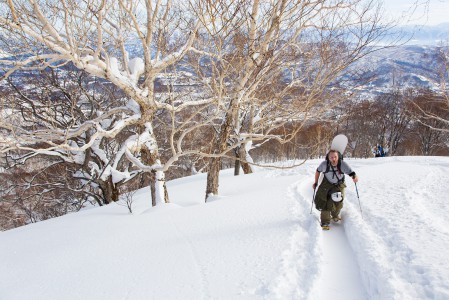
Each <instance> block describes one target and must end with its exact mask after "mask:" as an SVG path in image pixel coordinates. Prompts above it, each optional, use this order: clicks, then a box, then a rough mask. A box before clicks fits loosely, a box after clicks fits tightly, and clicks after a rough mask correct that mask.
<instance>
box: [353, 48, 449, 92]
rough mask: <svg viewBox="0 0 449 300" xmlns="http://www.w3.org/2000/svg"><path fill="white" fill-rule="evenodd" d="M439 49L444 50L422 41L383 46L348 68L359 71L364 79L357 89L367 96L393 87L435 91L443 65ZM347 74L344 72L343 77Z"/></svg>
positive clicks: (438, 84)
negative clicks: (414, 43) (412, 43)
mask: <svg viewBox="0 0 449 300" xmlns="http://www.w3.org/2000/svg"><path fill="white" fill-rule="evenodd" d="M442 49H443V50H444V48H442V47H440V46H425V45H402V46H395V47H391V48H385V49H381V50H378V51H374V52H372V53H370V54H369V55H367V56H365V57H363V58H362V59H361V60H359V61H358V62H356V63H355V64H354V65H353V66H352V67H351V69H350V70H351V71H352V72H357V73H363V77H364V78H365V79H367V81H366V82H364V83H363V84H362V85H361V86H359V87H358V88H357V89H359V90H360V91H362V93H365V94H366V95H368V96H369V95H371V96H373V95H376V94H380V93H384V92H388V91H390V90H391V89H393V88H400V89H404V88H408V87H413V88H417V87H418V88H429V89H431V90H435V91H438V90H439V88H440V82H441V80H442V77H441V71H442V68H444V65H443V64H442V61H441V58H442V57H441V55H442ZM349 74H350V73H347V74H346V78H347V76H349ZM446 80H447V78H446ZM362 82H363V80H362Z"/></svg>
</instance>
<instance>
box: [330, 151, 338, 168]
mask: <svg viewBox="0 0 449 300" xmlns="http://www.w3.org/2000/svg"><path fill="white" fill-rule="evenodd" d="M327 157H328V158H329V161H330V163H331V165H332V166H334V167H336V166H337V165H338V157H339V154H338V151H336V150H330V151H329V153H328V156H327Z"/></svg>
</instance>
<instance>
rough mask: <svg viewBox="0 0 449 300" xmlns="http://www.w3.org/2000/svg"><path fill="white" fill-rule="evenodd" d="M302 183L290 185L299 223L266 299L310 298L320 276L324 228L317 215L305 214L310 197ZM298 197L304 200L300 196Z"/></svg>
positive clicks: (292, 204) (292, 208)
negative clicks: (304, 193)
mask: <svg viewBox="0 0 449 300" xmlns="http://www.w3.org/2000/svg"><path fill="white" fill-rule="evenodd" d="M303 184H304V181H303ZM298 185H299V183H298V182H297V183H294V184H292V185H290V186H288V187H287V194H286V198H287V200H288V202H290V211H291V214H292V217H293V219H294V220H295V221H297V222H298V224H297V226H296V228H295V229H294V230H293V231H292V234H291V236H290V240H289V247H288V249H286V250H284V252H283V253H282V256H281V257H282V263H281V267H280V270H279V272H278V273H279V275H278V276H277V278H275V279H274V280H273V284H272V285H271V286H270V287H269V295H267V296H266V297H265V299H273V298H274V299H297V300H301V299H304V300H305V299H309V293H310V287H311V286H313V283H314V281H315V280H316V278H317V277H318V269H317V266H318V265H319V261H320V257H321V252H320V251H319V250H320V249H319V247H318V245H319V242H318V239H319V238H320V234H319V231H321V228H318V227H319V226H317V222H316V220H315V219H313V218H308V217H306V218H304V215H305V213H306V211H307V209H305V208H304V207H307V205H305V204H304V203H305V202H307V200H305V199H303V198H302V196H301V194H300V193H298V192H297V191H296V190H297V187H298ZM301 185H302V184H301ZM298 197H299V198H301V202H302V203H299V202H298V201H297V200H296V199H297V198H298ZM309 204H310V203H309ZM307 215H308V213H307Z"/></svg>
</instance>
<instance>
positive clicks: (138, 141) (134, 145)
mask: <svg viewBox="0 0 449 300" xmlns="http://www.w3.org/2000/svg"><path fill="white" fill-rule="evenodd" d="M0 9H1V11H2V14H1V16H0V27H1V28H2V30H3V32H4V33H5V34H4V36H3V45H2V48H3V49H4V50H9V52H10V53H15V54H16V55H15V57H14V59H12V60H3V61H1V63H2V64H4V65H6V66H8V68H7V69H6V71H5V72H4V73H3V75H2V78H6V77H8V76H10V75H11V74H12V73H13V72H15V71H17V70H19V69H21V70H29V69H42V68H47V67H50V68H55V67H61V66H63V65H66V64H73V65H74V66H75V67H76V68H79V69H81V70H84V71H85V72H87V73H89V74H92V75H94V76H98V77H100V78H104V79H106V80H108V81H110V82H111V83H112V84H114V85H116V86H117V87H118V88H120V89H121V90H122V91H123V92H124V93H125V94H126V95H127V97H129V99H130V101H129V103H127V104H126V105H125V106H124V107H122V108H120V109H119V110H122V111H127V112H128V114H125V115H124V116H123V117H122V120H121V121H119V122H116V123H115V124H114V126H113V127H108V128H105V127H103V125H102V124H104V123H105V121H106V120H107V116H108V115H110V114H111V113H112V112H110V113H109V114H105V115H103V116H99V117H98V118H96V119H93V120H89V121H87V122H85V123H82V124H75V125H72V126H68V127H67V128H66V129H65V130H60V131H57V132H56V131H53V132H51V133H49V132H47V131H45V130H43V131H41V132H37V135H36V139H37V140H41V141H51V142H48V143H47V144H44V145H46V146H45V147H43V148H42V147H38V146H37V143H29V142H27V141H26V140H24V139H21V138H22V133H21V132H17V131H15V128H13V127H9V126H8V125H7V124H2V128H3V134H4V135H3V136H2V139H3V142H2V145H1V151H3V152H4V151H8V150H11V149H16V150H25V151H34V152H36V153H37V152H39V153H49V152H53V153H57V152H61V151H62V152H71V153H78V154H81V153H83V152H85V151H86V150H87V149H89V148H92V147H93V146H94V145H96V144H97V143H98V141H99V140H100V139H102V138H104V137H107V138H110V139H113V138H114V137H116V136H117V135H118V134H119V133H120V132H121V131H122V130H124V129H125V128H128V127H129V126H135V127H136V128H137V130H136V132H135V134H134V135H132V136H130V137H129V138H128V139H127V141H126V142H125V143H124V144H123V147H122V148H121V149H120V150H119V151H118V153H119V155H123V156H125V157H126V158H127V159H128V160H129V161H130V162H132V163H133V164H134V165H135V166H137V167H138V168H140V169H141V170H144V171H146V172H150V173H151V174H153V177H152V178H153V179H154V180H153V182H152V187H153V190H154V193H153V194H152V196H153V203H160V202H168V201H169V199H168V193H167V191H166V188H165V177H164V172H165V171H166V168H167V167H168V166H167V165H164V164H163V162H161V159H160V154H159V152H158V142H157V137H156V134H155V132H154V128H153V121H154V116H155V113H156V112H157V111H158V110H161V109H165V110H175V109H179V107H174V106H173V104H170V103H166V102H164V101H160V99H158V98H157V97H156V95H155V91H154V81H155V79H156V78H157V76H158V75H159V74H161V73H162V72H163V71H164V70H166V69H167V68H169V67H170V66H173V65H176V64H177V63H178V62H179V61H180V60H181V59H182V58H183V57H184V56H185V54H186V53H187V52H188V51H189V50H190V49H191V46H192V44H193V42H194V40H195V36H196V31H197V27H198V26H197V23H196V22H195V20H193V19H192V18H190V17H189V14H188V13H187V14H183V13H185V12H186V7H185V6H184V5H183V4H182V2H181V1H170V0H164V1H162V0H157V1H156V0H155V1H151V0H148V1H126V0H118V1H106V0H86V1H65V0H63V1H50V0H48V1H37V0H28V1H26V0H8V1H7V2H3V3H2V4H1V8H0ZM132 46H136V47H137V49H139V51H138V52H134V53H132V52H130V48H131V47H132ZM133 55H134V56H133ZM184 105H185V106H187V105H195V103H194V102H190V103H189V104H184ZM130 111H132V113H129V112H130ZM106 123H107V122H106ZM90 129H94V131H95V132H94V133H93V134H92V135H91V136H90V137H89V139H88V140H87V141H86V143H84V144H82V145H78V144H76V143H73V139H74V138H76V137H77V136H82V135H85V134H86V132H87V131H88V130H90ZM49 134H51V137H52V138H49ZM55 135H57V136H58V138H54V136H55ZM11 136H13V137H14V139H11V138H10V137H11Z"/></svg>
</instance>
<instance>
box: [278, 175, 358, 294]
mask: <svg viewBox="0 0 449 300" xmlns="http://www.w3.org/2000/svg"><path fill="white" fill-rule="evenodd" d="M312 193H313V190H312V189H311V183H310V182H308V181H302V182H301V183H296V184H293V185H291V186H289V187H288V189H287V198H288V200H289V201H290V202H291V207H292V208H291V213H292V214H294V215H295V218H296V219H297V220H298V224H297V227H296V230H295V231H294V232H292V234H291V237H290V243H289V245H290V247H289V248H288V249H286V250H285V251H284V253H283V255H282V266H281V270H280V271H279V275H278V277H277V278H276V279H275V280H274V285H273V286H272V287H271V288H270V292H271V293H270V296H274V298H275V299H304V300H306V299H314V300H315V299H336V300H337V299H345V300H346V299H354V300H355V299H366V292H365V290H364V285H363V282H362V281H361V279H360V277H361V276H360V268H359V266H358V264H357V261H356V260H355V259H354V257H355V255H354V254H353V251H352V249H351V246H350V244H349V242H348V239H347V237H346V233H345V228H344V223H342V222H344V221H340V222H338V223H335V222H333V221H332V222H331V224H330V230H329V231H326V230H322V228H321V225H320V222H319V215H318V214H317V212H316V210H315V209H313V210H314V212H313V214H310V205H311V199H312ZM343 218H344V216H343ZM304 241H307V243H304ZM354 287H357V288H356V289H354Z"/></svg>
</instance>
